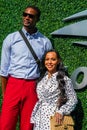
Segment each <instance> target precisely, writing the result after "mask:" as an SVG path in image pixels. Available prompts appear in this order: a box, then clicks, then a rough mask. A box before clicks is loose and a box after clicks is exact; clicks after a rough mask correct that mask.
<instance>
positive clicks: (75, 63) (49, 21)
mask: <svg viewBox="0 0 87 130" xmlns="http://www.w3.org/2000/svg"><path fill="white" fill-rule="evenodd" d="M86 2H87V1H86V0H84V1H82V0H74V1H72V0H23V1H22V0H0V53H1V47H2V42H3V39H4V38H5V37H6V35H7V34H8V33H11V32H14V31H16V30H19V29H20V28H21V27H22V12H23V10H24V8H25V7H26V6H27V5H28V4H30V5H32V4H33V5H37V6H38V7H39V8H40V9H41V19H40V22H39V23H38V24H37V27H38V29H39V30H40V31H41V32H42V33H43V34H44V35H46V36H47V37H48V38H50V40H51V41H52V44H53V46H54V48H55V49H56V50H58V51H59V52H60V54H61V56H62V59H63V61H64V64H65V65H66V66H68V72H69V74H70V75H71V74H72V72H73V71H74V70H75V69H77V68H78V67H82V66H85V67H86V66H87V50H86V49H87V48H85V47H77V46H74V45H73V44H72V42H73V41H76V40H78V41H81V40H87V38H85V39H83V38H81V37H79V38H75V37H73V38H70V37H67V38H64V37H63V38H62V37H61V38H58V37H55V38H54V37H52V36H51V35H50V33H51V32H53V31H54V30H57V29H59V28H61V27H64V26H66V25H69V24H71V23H74V22H76V21H77V20H74V21H72V22H71V21H70V22H63V21H62V19H64V18H65V17H68V16H70V15H73V14H75V13H78V12H81V11H83V10H86V8H87V5H86ZM76 93H77V96H78V105H77V107H76V109H75V111H74V112H73V115H74V119H75V122H76V126H75V130H86V129H87V96H86V95H87V87H85V88H84V89H81V90H79V91H76ZM1 99H2V97H1V89H0V102H1Z"/></svg>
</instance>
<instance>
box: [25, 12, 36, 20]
mask: <svg viewBox="0 0 87 130" xmlns="http://www.w3.org/2000/svg"><path fill="white" fill-rule="evenodd" d="M23 16H24V17H27V16H28V17H29V18H32V19H33V18H34V17H35V15H33V14H28V13H25V12H23Z"/></svg>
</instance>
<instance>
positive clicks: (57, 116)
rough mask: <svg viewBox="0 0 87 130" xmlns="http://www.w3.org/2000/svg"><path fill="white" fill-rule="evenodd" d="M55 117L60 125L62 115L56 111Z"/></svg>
mask: <svg viewBox="0 0 87 130" xmlns="http://www.w3.org/2000/svg"><path fill="white" fill-rule="evenodd" d="M55 117H56V122H57V123H58V124H59V125H61V124H62V122H63V115H61V114H59V113H56V114H55Z"/></svg>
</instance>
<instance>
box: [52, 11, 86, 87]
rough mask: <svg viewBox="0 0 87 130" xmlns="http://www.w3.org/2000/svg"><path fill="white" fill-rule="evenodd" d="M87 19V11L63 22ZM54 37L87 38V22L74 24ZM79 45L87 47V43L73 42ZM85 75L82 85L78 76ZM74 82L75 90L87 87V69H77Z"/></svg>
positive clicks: (57, 32) (58, 31)
mask: <svg viewBox="0 0 87 130" xmlns="http://www.w3.org/2000/svg"><path fill="white" fill-rule="evenodd" d="M85 17H87V10H84V11H82V12H79V13H76V14H74V15H71V16H69V17H67V18H64V19H63V21H64V22H67V21H70V20H74V19H78V18H85ZM51 35H53V36H75V37H87V20H81V21H80V22H76V23H74V24H70V25H67V26H65V27H62V28H60V29H58V30H56V31H54V32H52V33H51ZM73 43H74V44H77V45H82V46H87V41H75V42H73ZM81 73H82V74H83V75H84V77H83V80H82V82H81V83H78V82H77V81H76V80H77V76H78V75H79V74H81ZM71 79H72V82H73V84H74V88H75V89H82V88H84V87H86V86H87V67H79V68H77V69H76V70H75V71H74V72H73V73H72V75H71Z"/></svg>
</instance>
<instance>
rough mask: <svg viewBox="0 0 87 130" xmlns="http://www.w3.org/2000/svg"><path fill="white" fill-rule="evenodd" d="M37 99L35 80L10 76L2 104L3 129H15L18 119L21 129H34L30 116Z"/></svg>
mask: <svg viewBox="0 0 87 130" xmlns="http://www.w3.org/2000/svg"><path fill="white" fill-rule="evenodd" d="M37 100H38V98H37V94H36V81H35V80H24V79H17V78H13V77H10V78H9V80H8V83H7V87H6V91H5V96H4V100H3V104H2V112H1V130H15V129H16V124H17V121H18V119H19V122H20V123H19V124H20V130H32V129H33V124H31V123H30V117H31V113H32V110H33V107H34V105H35V103H36V101H37ZM18 116H19V118H18Z"/></svg>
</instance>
